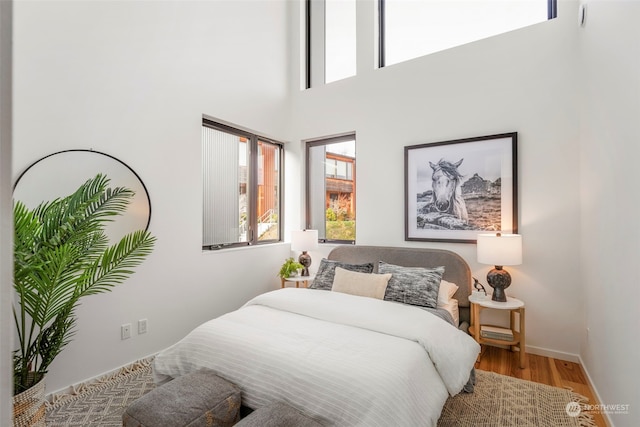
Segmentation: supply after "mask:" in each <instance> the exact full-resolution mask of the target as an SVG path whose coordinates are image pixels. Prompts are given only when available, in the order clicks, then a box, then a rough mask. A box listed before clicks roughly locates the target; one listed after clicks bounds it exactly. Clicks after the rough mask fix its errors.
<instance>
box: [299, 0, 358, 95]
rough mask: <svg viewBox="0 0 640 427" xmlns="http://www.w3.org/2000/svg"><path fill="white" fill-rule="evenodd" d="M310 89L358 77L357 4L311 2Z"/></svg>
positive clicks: (337, 0) (347, 0) (324, 0)
mask: <svg viewBox="0 0 640 427" xmlns="http://www.w3.org/2000/svg"><path fill="white" fill-rule="evenodd" d="M305 7H306V12H307V13H306V20H307V22H306V26H307V43H306V49H307V53H306V56H307V58H306V59H307V61H306V68H307V76H306V80H307V82H306V88H307V89H308V88H310V87H316V86H320V85H323V84H325V83H331V82H334V81H336V80H341V79H344V78H347V77H351V76H355V75H356V0H307V1H306V2H305Z"/></svg>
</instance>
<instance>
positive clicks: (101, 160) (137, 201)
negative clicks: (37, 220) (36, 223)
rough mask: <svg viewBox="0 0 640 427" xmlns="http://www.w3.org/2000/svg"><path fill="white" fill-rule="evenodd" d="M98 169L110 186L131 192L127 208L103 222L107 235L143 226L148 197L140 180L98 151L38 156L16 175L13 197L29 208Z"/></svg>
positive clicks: (67, 189) (76, 184) (148, 209)
mask: <svg viewBox="0 0 640 427" xmlns="http://www.w3.org/2000/svg"><path fill="white" fill-rule="evenodd" d="M98 173H102V174H104V175H106V176H107V178H109V180H110V183H109V186H110V187H126V188H128V189H130V190H132V191H134V192H135V195H134V197H133V198H132V199H131V202H130V203H129V206H128V208H127V211H126V212H125V213H124V214H123V215H122V216H121V217H118V219H117V220H116V221H113V222H111V223H109V224H108V225H107V227H106V233H107V235H108V236H109V239H110V240H111V241H118V240H120V239H121V238H122V237H123V236H124V235H126V234H128V233H131V232H133V231H136V230H146V229H147V228H148V227H149V223H150V221H151V199H150V198H149V193H148V192H147V188H146V187H145V185H144V183H143V182H142V180H141V179H140V177H139V176H138V174H137V173H136V172H135V171H134V170H133V169H131V168H130V167H129V166H128V165H127V164H126V163H124V162H122V161H121V160H119V159H117V158H115V157H113V156H110V155H108V154H105V153H100V152H98V151H93V150H65V151H59V152H57V153H53V154H49V155H48V156H45V157H43V158H41V159H40V160H38V161H36V162H34V163H32V164H31V165H30V166H29V167H28V168H27V169H26V170H25V171H24V172H22V174H21V175H20V176H19V177H18V179H17V181H16V183H15V185H14V187H13V198H14V200H20V201H21V202H23V203H24V204H25V205H26V206H27V207H28V208H30V209H33V208H35V207H36V206H38V205H39V204H40V203H42V202H43V201H48V200H53V199H55V198H58V197H65V196H68V195H69V194H71V193H73V192H74V191H76V190H77V189H78V187H80V185H82V184H83V183H84V182H86V181H87V180H88V179H91V178H93V177H95V176H96V175H97V174H98Z"/></svg>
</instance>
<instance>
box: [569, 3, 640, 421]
mask: <svg viewBox="0 0 640 427" xmlns="http://www.w3.org/2000/svg"><path fill="white" fill-rule="evenodd" d="M638 18H640V3H638V2H629V1H591V2H588V3H587V23H586V25H585V27H584V28H583V29H581V30H580V33H579V41H580V52H581V62H580V69H579V70H578V74H579V76H580V77H581V83H582V84H581V85H580V87H581V90H580V103H579V105H580V106H581V121H580V124H581V125H580V142H581V144H580V147H581V150H580V157H579V160H580V175H581V190H582V198H581V199H582V203H581V208H582V222H581V223H582V233H581V235H582V242H581V245H580V246H581V249H582V250H581V257H580V260H581V266H582V269H581V271H582V280H581V291H582V292H583V293H584V295H585V298H586V301H585V307H584V315H585V324H584V328H582V329H581V330H580V337H581V340H582V348H581V355H582V359H583V363H584V366H585V367H586V368H587V370H588V372H589V374H590V376H591V379H592V380H593V382H594V383H595V384H596V386H597V389H598V393H599V394H600V399H601V401H602V403H604V404H621V405H625V404H629V405H630V408H629V411H630V413H629V414H614V413H611V414H609V417H610V419H611V421H613V423H614V424H615V425H616V426H618V427H620V426H637V425H640V391H639V388H638V385H637V378H639V377H640V368H638V360H640V347H639V346H638V344H637V337H638V326H640V322H639V321H638V304H639V303H638V301H640V290H639V289H640V287H639V285H638V284H639V283H640V270H638V254H640V225H639V224H638V221H637V219H636V215H635V212H636V210H637V209H638V206H640V192H639V191H638V183H640V174H639V172H638V166H637V163H638V158H640V145H639V144H638V139H639V136H640V123H639V121H638V117H640V44H639V40H640V26H638V24H637V21H638ZM587 328H588V329H589V333H588V336H587V334H586V329H587Z"/></svg>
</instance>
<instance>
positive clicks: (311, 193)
mask: <svg viewBox="0 0 640 427" xmlns="http://www.w3.org/2000/svg"><path fill="white" fill-rule="evenodd" d="M307 228H310V229H314V230H318V238H319V239H320V241H321V242H344V243H354V242H355V240H356V138H355V135H346V136H340V137H334V138H326V139H320V140H314V141H309V142H307Z"/></svg>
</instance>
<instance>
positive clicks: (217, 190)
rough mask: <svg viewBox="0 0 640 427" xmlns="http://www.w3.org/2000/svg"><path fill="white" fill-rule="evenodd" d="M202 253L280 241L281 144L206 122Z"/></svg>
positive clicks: (203, 134) (203, 133)
mask: <svg viewBox="0 0 640 427" xmlns="http://www.w3.org/2000/svg"><path fill="white" fill-rule="evenodd" d="M202 154H203V155H202V171H203V215H202V219H203V236H202V247H203V249H221V248H224V247H233V246H246V245H253V244H259V243H270V242H276V241H280V240H281V235H282V228H281V227H282V224H281V215H280V212H282V206H281V197H280V191H281V188H282V144H281V143H278V142H275V141H271V140H269V139H267V138H262V137H260V136H257V135H254V134H252V133H249V132H246V131H243V130H239V129H235V128H232V127H229V126H226V125H222V124H219V123H215V122H213V121H210V120H207V119H205V120H203V122H202Z"/></svg>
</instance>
